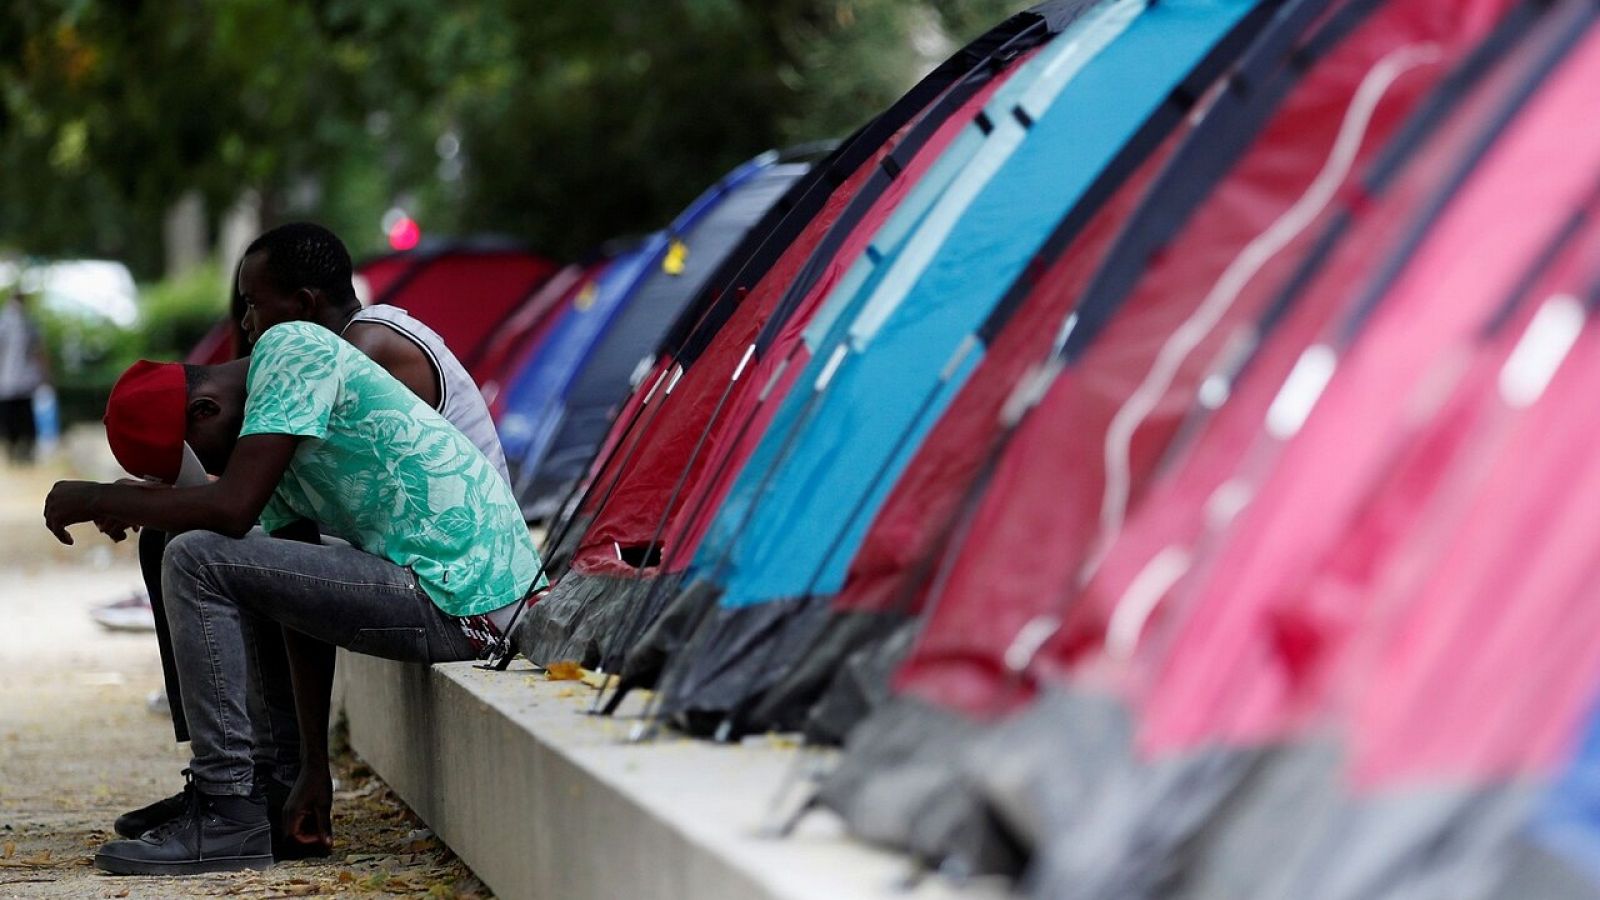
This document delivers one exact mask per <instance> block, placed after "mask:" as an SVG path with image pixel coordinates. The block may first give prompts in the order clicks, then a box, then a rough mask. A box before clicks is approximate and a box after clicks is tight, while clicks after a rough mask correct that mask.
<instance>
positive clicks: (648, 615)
mask: <svg viewBox="0 0 1600 900" xmlns="http://www.w3.org/2000/svg"><path fill="white" fill-rule="evenodd" d="M1037 63H1038V61H1037V60H1034V61H1031V62H1029V63H1027V64H1025V66H1024V70H1028V71H1032V69H1029V67H1033V69H1036V68H1037ZM1017 78H1018V79H1022V78H1023V75H1022V74H1021V73H1019V74H1018V75H1017ZM976 83H977V82H976V81H975V82H974V85H976ZM1011 84H1012V81H1011V80H1009V79H1008V80H1007V81H1006V82H1004V83H1003V84H1001V86H1000V87H1001V91H1005V90H1006V89H1007V85H1011ZM1020 89H1021V88H1020V87H1015V88H1014V91H1020ZM995 96H996V97H1001V96H1008V95H1003V94H1001V93H996V95H995ZM994 104H995V101H993V100H991V101H990V102H989V106H990V107H992V106H994ZM925 124H926V125H928V126H929V128H930V131H929V132H928V133H927V134H925V135H921V136H920V137H919V140H922V141H925V140H926V139H927V138H928V137H931V130H932V128H933V126H935V125H936V124H937V123H935V122H934V121H933V120H932V119H930V120H928V121H927V122H926V123H925ZM968 131H970V127H969V129H968ZM908 143H909V142H908ZM904 150H905V147H903V146H902V147H901V148H898V149H897V150H896V154H899V153H903V152H904ZM949 158H950V154H949V153H948V152H947V153H944V154H941V156H940V157H939V160H940V161H944V160H947V159H949ZM936 165H937V163H936ZM902 169H903V166H902V165H901V164H898V163H897V164H895V165H894V166H885V167H884V172H886V173H887V175H888V177H889V178H890V179H893V178H894V177H897V176H898V174H899V172H900V171H901V170H902ZM926 180H927V179H926V177H925V178H923V179H920V180H919V181H918V182H917V183H916V187H914V188H913V193H915V192H916V191H917V190H919V189H920V190H925V191H926V190H930V189H929V188H924V187H923V184H924V182H925V181H926ZM908 202H909V201H908ZM856 206H857V208H860V204H856ZM895 215H902V216H907V217H909V219H908V220H914V218H915V217H914V216H913V215H912V211H911V210H907V209H905V203H902V204H901V207H899V208H897V209H896V211H895ZM891 218H892V217H891ZM840 233H841V230H840V229H838V228H836V229H835V230H834V231H833V232H831V233H830V238H831V237H832V235H835V234H840ZM816 260H817V257H816V256H814V257H813V258H812V261H811V263H808V267H809V266H811V265H812V264H813V263H815V262H816ZM858 262H859V261H858ZM794 287H795V286H794V285H791V288H790V292H791V294H792V293H793V291H794ZM839 292H840V291H839V289H838V288H835V290H834V293H835V294H837V293H839ZM777 321H778V317H776V316H775V317H774V318H773V319H772V320H769V326H770V325H771V324H773V323H775V322H777ZM798 349H799V348H798V346H797V347H796V349H795V350H793V351H791V353H790V355H789V357H786V358H785V359H784V360H781V361H780V362H779V363H778V366H777V369H776V370H775V371H774V373H773V377H772V378H771V379H770V380H769V381H768V383H767V387H766V388H765V389H764V390H763V391H762V393H761V394H760V396H759V398H758V400H757V411H756V412H752V413H751V414H750V415H749V416H748V417H746V418H745V419H743V421H742V422H741V424H740V435H741V437H740V438H737V439H736V440H735V441H734V443H733V444H731V445H728V446H726V447H725V448H724V455H723V457H722V460H721V463H720V464H717V465H715V466H714V468H716V469H719V470H720V469H721V468H723V467H725V466H726V465H727V464H728V463H730V462H731V461H732V460H733V456H732V454H733V453H734V452H735V451H736V450H737V448H738V447H739V446H740V445H741V444H742V441H743V438H742V435H743V434H744V433H746V432H747V431H748V429H749V428H750V426H751V424H752V423H753V422H754V421H755V420H756V418H757V417H758V416H759V415H760V413H759V409H760V407H761V406H762V405H764V404H765V403H766V402H767V401H768V398H770V397H772V396H773V395H774V390H773V389H774V388H775V387H776V386H777V384H778V383H779V380H780V378H781V376H782V374H783V372H784V370H785V369H786V368H788V367H789V366H790V365H791V364H793V363H794V360H795V358H796V357H797V356H798ZM760 350H761V347H760V341H759V339H758V342H757V356H758V357H759V355H760ZM830 377H831V373H830ZM691 464H692V460H691ZM711 496H712V494H711V492H700V493H699V495H698V497H697V502H696V507H697V510H701V512H696V513H695V514H694V515H692V516H691V517H690V518H691V520H695V519H698V518H699V517H700V515H702V514H703V510H704V509H705V505H706V501H708V500H709V499H710V498H711ZM668 512H669V513H670V507H669V508H668ZM657 606H658V604H655V603H649V602H647V603H646V604H645V606H644V607H642V608H641V609H642V611H643V614H644V617H645V622H646V623H648V621H649V620H651V619H652V618H653V610H654V609H655V608H656V607H657Z"/></svg>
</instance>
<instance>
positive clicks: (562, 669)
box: [544, 659, 583, 681]
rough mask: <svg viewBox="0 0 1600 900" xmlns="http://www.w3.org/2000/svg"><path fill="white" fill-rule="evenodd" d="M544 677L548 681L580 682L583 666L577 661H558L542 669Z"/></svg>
mask: <svg viewBox="0 0 1600 900" xmlns="http://www.w3.org/2000/svg"><path fill="white" fill-rule="evenodd" d="M544 677H545V679H546V680H548V681H581V680H583V666H580V665H578V662H577V660H572V659H563V660H558V661H556V662H553V663H551V664H550V665H548V666H545V667H544Z"/></svg>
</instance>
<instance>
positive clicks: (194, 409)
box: [189, 397, 222, 422]
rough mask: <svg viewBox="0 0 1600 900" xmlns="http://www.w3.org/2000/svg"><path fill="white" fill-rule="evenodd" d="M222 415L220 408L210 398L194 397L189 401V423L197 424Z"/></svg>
mask: <svg viewBox="0 0 1600 900" xmlns="http://www.w3.org/2000/svg"><path fill="white" fill-rule="evenodd" d="M221 414H222V406H221V405H220V404H219V403H217V401H215V400H213V399H211V398H210V397H195V398H194V399H192V400H190V401H189V421H191V422H199V421H203V420H205V419H210V418H212V417H214V416H219V415H221Z"/></svg>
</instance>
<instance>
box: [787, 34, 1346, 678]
mask: <svg viewBox="0 0 1600 900" xmlns="http://www.w3.org/2000/svg"><path fill="white" fill-rule="evenodd" d="M1324 5H1325V4H1321V3H1299V4H1291V5H1290V6H1288V7H1286V8H1285V9H1284V10H1283V11H1281V12H1280V14H1279V16H1278V17H1277V18H1276V19H1275V20H1274V22H1273V23H1272V24H1271V25H1269V26H1268V28H1267V30H1266V31H1264V32H1263V33H1262V34H1261V35H1260V36H1259V37H1258V38H1257V43H1256V44H1255V45H1252V47H1251V48H1250V49H1249V50H1247V51H1246V53H1245V58H1246V59H1251V60H1253V61H1252V62H1250V63H1249V64H1240V65H1239V66H1237V67H1236V69H1235V71H1234V72H1233V73H1232V74H1231V75H1230V78H1231V79H1234V80H1238V81H1240V82H1243V83H1247V84H1249V85H1250V86H1251V89H1250V91H1249V96H1250V97H1251V98H1252V100H1251V102H1252V103H1255V104H1257V105H1261V104H1267V105H1268V106H1269V107H1275V106H1276V102H1275V101H1269V100H1267V99H1265V98H1263V96H1262V95H1263V93H1264V91H1263V90H1262V88H1261V84H1262V83H1263V82H1267V81H1270V77H1269V76H1268V75H1267V74H1266V73H1264V72H1262V71H1261V69H1262V68H1263V67H1265V66H1270V65H1273V64H1275V63H1276V61H1277V59H1276V56H1275V55H1274V54H1273V53H1268V52H1264V51H1263V50H1262V49H1261V48H1262V47H1263V46H1265V47H1269V48H1277V51H1276V52H1277V54H1278V55H1282V56H1284V57H1287V56H1288V53H1287V49H1288V47H1287V45H1288V44H1289V43H1290V38H1291V37H1293V36H1296V35H1297V34H1298V32H1299V31H1300V30H1302V29H1303V28H1304V27H1305V26H1306V25H1307V24H1308V23H1309V22H1310V21H1311V20H1312V19H1313V18H1315V16H1316V15H1317V14H1318V12H1319V11H1320V9H1321V8H1322V7H1323V6H1324ZM1346 18H1347V20H1348V16H1347V17H1346ZM1357 18H1358V17H1357ZM1314 56H1315V54H1311V53H1308V52H1306V51H1301V52H1300V53H1297V54H1296V55H1295V56H1294V57H1293V60H1295V61H1298V62H1299V63H1300V65H1297V66H1294V67H1295V68H1298V69H1303V68H1305V67H1306V66H1308V65H1309V60H1310V59H1311V58H1314ZM1209 93H1211V94H1214V95H1218V96H1221V97H1223V98H1225V100H1226V101H1227V102H1226V103H1222V104H1220V106H1222V107H1223V108H1226V106H1227V103H1236V102H1238V100H1239V98H1240V97H1242V96H1244V94H1245V91H1244V89H1243V88H1241V89H1240V91H1238V92H1230V91H1228V90H1227V88H1226V86H1225V84H1219V85H1218V86H1217V87H1216V88H1214V89H1213V90H1212V91H1210V92H1209ZM1201 109H1203V110H1205V112H1204V114H1203V115H1202V114H1200V113H1196V115H1197V116H1198V117H1199V124H1198V126H1197V133H1196V135H1195V137H1194V138H1193V140H1192V141H1191V144H1192V143H1197V142H1199V141H1200V140H1201V134H1202V133H1204V134H1205V135H1216V134H1217V130H1218V129H1219V128H1227V129H1237V123H1236V122H1220V121H1218V120H1219V119H1222V118H1224V117H1222V116H1221V115H1220V114H1219V111H1218V109H1217V108H1208V106H1207V105H1206V104H1204V103H1202V104H1201ZM1177 158H1183V157H1182V153H1181V152H1180V154H1179V155H1178V156H1177V157H1175V159H1177ZM1127 165H1130V167H1131V164H1127ZM1170 165H1172V166H1173V167H1176V163H1171V164H1170ZM1220 168H1224V167H1220V166H1219V169H1220ZM1183 184H1184V185H1185V186H1187V187H1192V186H1193V184H1194V179H1189V180H1187V181H1185V182H1183ZM1169 189H1170V184H1169ZM1150 202H1152V203H1153V202H1156V201H1155V200H1154V199H1152V200H1151V201H1150ZM1086 206H1091V207H1092V206H1093V204H1092V203H1090V202H1089V201H1088V200H1087V199H1086V200H1085V201H1084V202H1083V203H1080V204H1079V205H1078V206H1077V207H1074V209H1073V212H1072V213H1070V214H1069V216H1068V218H1067V219H1064V220H1063V222H1062V223H1061V225H1059V226H1058V227H1057V229H1056V230H1055V232H1054V233H1053V234H1052V235H1051V237H1050V238H1049V243H1048V245H1047V247H1046V248H1045V249H1043V250H1041V251H1040V256H1041V257H1042V256H1044V255H1045V254H1047V253H1048V254H1059V253H1060V252H1061V250H1062V248H1063V247H1065V246H1068V245H1069V239H1070V237H1072V236H1073V235H1075V234H1076V231H1077V228H1078V227H1079V226H1081V224H1082V221H1083V220H1084V218H1085V216H1083V215H1080V214H1081V213H1083V212H1084V208H1085V207H1086ZM1037 263H1038V257H1036V259H1035V262H1034V263H1030V266H1029V267H1028V270H1029V271H1031V270H1033V269H1035V268H1037ZM1026 282H1027V284H1031V283H1032V279H1031V278H1028V279H1026ZM1023 287H1024V283H1023V282H1021V281H1019V283H1018V285H1015V286H1013V288H1012V289H1011V291H1009V292H1008V299H1009V300H1015V298H1016V297H1018V296H1019V295H1021V294H1023V293H1025V290H1022V288H1023ZM1040 289H1042V288H1040ZM1012 305H1015V304H1014V303H1013V304H1012ZM996 321H1000V315H999V314H998V312H997V314H996V315H993V316H991V317H990V318H989V320H988V321H987V322H986V323H985V325H984V327H983V329H982V331H983V332H987V331H989V329H991V328H993V327H995V325H994V323H995V322H996ZM979 340H981V338H980V337H978V336H977V335H969V337H968V338H967V341H968V342H976V341H979ZM963 346H965V344H964V345H963ZM958 352H959V351H958ZM948 377H949V373H948V371H947V372H946V373H944V374H943V376H942V377H941V379H940V381H941V382H942V381H947V380H948ZM935 391H936V392H937V388H936V389H935ZM902 442H903V441H902ZM980 465H981V464H980ZM983 482H984V479H983V478H982V477H981V476H980V477H979V478H978V479H977V482H975V483H983ZM855 505H856V506H857V507H860V506H861V503H860V500H859V499H858V500H857V502H856V504H855ZM946 534H948V530H946ZM835 543H838V541H837V540H836V541H835ZM944 545H945V542H944V539H941V540H938V541H935V542H933V543H932V544H931V545H929V548H928V549H925V550H924V551H921V552H922V553H924V555H926V554H927V553H930V552H935V551H933V549H932V548H935V547H939V546H944ZM831 555H832V553H831V552H830V556H831ZM825 561H826V560H825ZM928 562H929V563H930V564H931V560H930V561H928ZM911 568H913V569H917V570H920V569H921V568H922V567H921V566H919V565H913V566H911ZM818 571H819V570H814V571H813V575H812V577H811V579H810V582H809V585H808V587H807V589H806V590H805V591H804V592H803V593H802V595H801V596H802V600H803V599H804V598H806V597H809V596H812V595H814V594H815V593H816V591H815V585H816V581H817V579H818V578H819V575H818ZM912 593H920V591H919V590H912V589H908V588H906V587H905V585H904V581H902V588H901V589H900V590H899V591H897V596H899V597H900V598H901V600H900V605H905V604H906V603H908V602H909V598H910V596H909V595H910V594H912ZM800 612H802V611H797V612H796V613H795V615H797V616H798V615H799V614H800ZM769 646H775V645H769ZM765 668H766V667H765V666H758V667H757V669H756V671H758V672H759V671H763V670H764V669H765Z"/></svg>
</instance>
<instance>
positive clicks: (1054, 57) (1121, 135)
mask: <svg viewBox="0 0 1600 900" xmlns="http://www.w3.org/2000/svg"><path fill="white" fill-rule="evenodd" d="M1271 6H1272V4H1266V3H1258V2H1250V0H1190V2H1170V3H1169V2H1163V3H1161V4H1146V3H1144V2H1139V0H1125V2H1123V0H1113V2H1109V3H1106V4H1104V5H1102V6H1100V7H1098V8H1096V9H1095V10H1094V11H1093V12H1091V13H1088V14H1086V15H1085V16H1084V17H1083V18H1082V19H1080V20H1079V21H1078V22H1075V23H1074V24H1073V26H1072V27H1071V28H1069V29H1068V30H1067V31H1066V32H1065V33H1064V34H1063V35H1062V36H1061V37H1060V38H1058V39H1057V40H1056V41H1055V42H1054V43H1052V45H1051V46H1050V47H1049V48H1047V49H1046V51H1044V52H1043V53H1041V55H1040V56H1039V57H1036V58H1035V60H1033V61H1032V63H1031V65H1033V67H1034V71H1033V73H1032V74H1033V76H1034V77H1032V78H1026V77H1024V73H1019V75H1018V76H1017V77H1016V78H1014V79H1013V80H1012V83H1010V84H1008V87H1012V86H1013V85H1015V87H1016V90H1013V91H1009V92H1006V93H1005V94H1004V95H1001V96H997V97H996V99H995V102H994V103H992V104H991V108H990V109H989V110H986V112H985V115H984V116H982V117H980V120H979V121H978V122H977V123H975V125H976V128H975V130H976V132H978V133H977V135H976V140H977V143H976V145H975V146H976V150H975V151H972V152H969V153H965V154H961V155H959V156H956V157H953V159H952V162H951V163H950V166H949V170H950V172H949V177H948V178H946V179H944V180H943V183H940V181H939V180H937V179H935V178H934V176H933V173H930V176H929V178H927V179H925V180H924V182H923V183H922V184H920V185H919V188H924V187H926V188H927V189H928V191H929V192H930V193H932V192H936V194H937V196H935V197H931V198H930V201H929V202H927V203H923V204H910V203H908V204H907V207H908V208H906V209H903V210H901V211H899V212H898V213H897V215H896V217H895V218H894V219H893V220H891V221H890V222H889V223H887V224H886V225H885V227H884V229H883V230H882V232H880V235H879V238H878V239H877V240H875V245H878V246H882V247H885V248H886V251H880V252H879V253H877V254H869V256H875V257H876V258H874V259H872V260H871V263H872V266H871V269H872V271H870V272H867V273H865V274H863V275H861V277H858V278H856V279H854V280H852V279H849V278H847V279H846V280H845V281H844V282H843V283H842V284H841V286H840V288H839V290H838V291H836V293H835V295H834V297H832V298H830V300H829V302H828V304H827V307H826V309H825V310H824V312H823V313H821V314H819V316H818V318H817V320H816V321H814V322H813V323H812V326H811V331H810V333H809V334H808V336H807V337H808V346H809V348H810V349H811V350H812V353H813V356H812V359H811V362H810V369H809V370H808V372H807V375H806V377H805V378H803V379H802V381H801V388H799V389H797V390H796V391H795V392H794V393H793V394H791V395H790V396H789V397H788V398H786V399H785V401H784V404H783V406H782V407H781V409H780V411H779V412H778V414H777V416H776V417H775V419H774V421H773V423H772V425H771V426H770V427H769V429H768V430H767V433H766V436H765V437H764V439H763V441H762V444H761V446H760V447H759V448H758V449H757V450H756V452H755V454H753V455H752V457H751V459H750V460H749V461H748V462H747V463H746V464H745V466H744V468H743V470H742V472H741V474H740V476H739V478H738V480H737V482H736V483H735V485H734V488H733V490H732V492H731V493H730V495H729V498H728V500H727V502H725V503H724V505H723V507H722V509H721V510H720V512H719V514H718V517H717V519H716V521H715V522H714V523H713V525H712V528H711V531H710V532H709V534H708V535H707V538H706V540H705V541H704V542H703V543H702V544H701V546H700V549H699V554H698V556H697V557H696V560H695V563H694V565H693V566H692V567H691V575H692V576H694V577H696V578H699V579H702V580H706V581H710V582H711V583H712V584H714V585H716V586H718V587H721V588H722V596H721V599H720V608H719V609H718V611H717V619H716V621H713V622H711V623H709V632H708V634H709V639H708V641H709V642H708V643H706V644H705V645H704V647H705V652H703V653H701V654H698V655H697V656H698V658H697V659H695V660H692V661H690V663H689V665H692V666H695V667H696V668H695V670H694V674H691V675H690V676H689V678H688V681H687V682H686V683H685V684H684V685H683V687H682V691H681V692H680V693H679V700H680V701H682V702H683V703H684V704H685V705H688V706H694V707H699V708H726V706H724V705H723V704H725V703H727V702H730V695H729V693H728V692H729V691H732V692H733V693H732V694H731V699H734V700H736V699H738V697H739V696H742V695H743V693H744V692H746V691H748V690H749V689H750V688H751V687H752V686H753V685H752V684H751V681H752V678H753V677H755V676H758V675H759V674H760V673H757V672H755V671H754V669H765V668H767V667H766V666H765V665H763V664H762V663H763V661H765V660H766V656H765V653H766V651H765V650H760V649H755V648H756V647H757V646H758V645H760V644H761V643H762V642H760V641H756V642H752V640H751V639H750V631H751V629H752V628H753V629H756V630H758V631H763V632H767V631H770V630H771V629H772V627H773V623H772V621H771V618H772V616H773V615H782V611H781V610H772V609H764V608H763V607H767V606H768V605H769V604H770V603H771V601H774V600H785V599H794V598H805V597H810V596H814V595H817V594H826V593H831V592H834V591H836V590H837V589H838V588H839V587H840V585H841V583H842V580H843V577H844V575H845V572H846V569H847V567H848V564H849V562H850V559H851V557H852V555H853V552H854V549H855V547H856V546H857V545H858V544H859V543H860V540H861V538H862V536H863V535H864V534H865V532H866V530H867V528H868V526H869V525H870V523H871V520H872V516H873V514H874V513H875V512H876V510H877V508H878V507H879V506H880V505H881V504H882V502H883V500H884V499H885V497H886V496H887V494H888V492H889V490H890V489H891V488H892V487H893V484H894V480H895V476H896V475H897V474H898V473H899V472H900V471H901V470H902V469H903V468H904V466H905V465H906V464H907V462H908V461H909V459H910V458H911V456H912V454H913V453H914V452H915V450H916V448H917V446H918V445H919V443H920V440H921V438H922V437H923V436H924V435H925V434H926V432H927V431H928V429H930V428H931V427H932V425H933V423H934V422H935V421H936V420H937V417H938V414H939V413H940V412H941V411H942V410H943V409H944V408H945V406H946V405H947V404H948V403H949V401H950V400H951V398H952V397H953V396H954V394H955V393H956V391H957V390H958V389H959V388H960V386H961V385H962V384H963V383H964V380H965V377H966V375H967V374H968V373H970V371H971V370H972V368H973V367H974V366H975V365H976V363H977V361H978V359H979V358H980V354H981V344H980V343H979V342H977V341H974V340H972V338H971V336H972V335H973V334H974V332H975V331H976V330H977V329H978V328H979V327H980V326H981V325H982V323H983V322H984V320H985V318H986V317H987V316H988V315H989V314H990V312H991V311H992V310H993V309H994V307H995V305H996V304H997V303H999V302H1000V300H1001V299H1002V297H1003V296H1004V295H1005V293H1006V291H1007V289H1008V288H1009V286H1010V285H1011V284H1012V283H1013V282H1014V281H1015V280H1016V279H1017V278H1018V276H1019V275H1021V273H1022V271H1023V268H1024V267H1025V266H1026V265H1027V263H1028V261H1029V259H1030V258H1031V257H1032V256H1033V254H1034V253H1035V251H1037V250H1038V249H1039V248H1040V246H1041V245H1042V244H1043V243H1044V241H1045V240H1046V238H1047V237H1049V235H1050V233H1051V231H1052V230H1053V228H1054V227H1055V226H1056V224H1057V223H1058V222H1060V221H1061V220H1062V218H1063V217H1065V216H1066V215H1067V214H1068V213H1069V212H1071V211H1072V210H1073V209H1074V208H1075V207H1076V206H1077V205H1078V204H1079V203H1080V202H1082V201H1083V200H1084V198H1085V196H1086V195H1089V194H1090V192H1091V190H1092V189H1094V188H1095V187H1096V186H1097V185H1101V184H1103V183H1104V182H1105V181H1106V180H1108V179H1119V178H1121V177H1123V176H1125V175H1126V174H1127V172H1128V171H1129V170H1131V168H1132V166H1131V165H1130V164H1129V163H1130V162H1132V161H1133V160H1129V159H1128V158H1127V156H1128V154H1127V149H1128V148H1129V147H1135V148H1138V149H1140V150H1142V151H1143V152H1149V150H1150V149H1153V146H1154V144H1155V143H1156V142H1157V139H1158V138H1159V133H1156V134H1152V131H1157V129H1153V128H1152V127H1151V124H1150V123H1151V122H1152V121H1155V120H1156V119H1157V114H1158V113H1159V112H1162V111H1163V107H1164V106H1166V107H1169V109H1168V110H1167V111H1168V112H1170V107H1171V106H1172V105H1173V102H1174V97H1179V98H1182V97H1184V96H1188V97H1193V96H1195V95H1197V94H1198V93H1199V91H1200V90H1203V89H1204V87H1205V86H1207V85H1208V84H1210V83H1211V82H1212V81H1213V80H1214V79H1215V78H1216V77H1218V76H1219V75H1220V74H1221V70H1222V67H1223V66H1224V65H1225V64H1226V63H1227V62H1228V61H1231V60H1232V59H1234V58H1236V56H1237V53H1238V45H1239V44H1240V43H1241V42H1242V41H1244V40H1246V39H1248V38H1249V36H1250V35H1251V34H1253V33H1254V31H1255V30H1256V29H1257V28H1258V27H1259V25H1260V24H1261V21H1262V20H1263V19H1264V18H1265V14H1266V13H1267V12H1268V11H1270V7H1271ZM1173 119H1174V117H1173V116H1171V115H1167V116H1165V117H1164V120H1163V121H1164V123H1165V127H1167V128H1170V127H1172V124H1173ZM967 146H969V147H970V146H974V145H973V144H972V143H971V142H969V143H968V145H967ZM955 152H956V148H952V153H955ZM962 157H964V158H962ZM942 163H943V160H941V164H942ZM1104 193H1105V192H1104V191H1103V190H1102V191H1099V192H1098V193H1097V196H1102V197H1103V196H1104ZM902 213H903V214H902ZM796 535H804V536H805V539H804V540H795V539H794V538H795V536H796ZM742 611H754V615H741V612H742ZM741 620H742V621H741ZM768 643H770V642H768ZM752 655H753V658H754V667H753V668H752V667H751V666H749V665H745V666H741V665H736V664H735V663H734V661H735V658H741V659H744V660H747V661H749V660H751V659H752Z"/></svg>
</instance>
